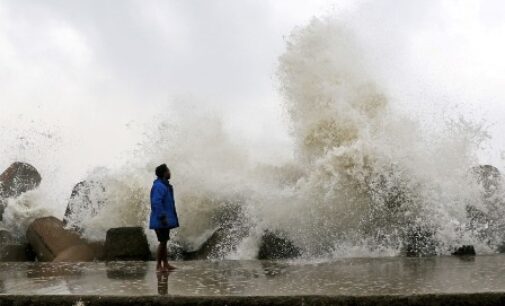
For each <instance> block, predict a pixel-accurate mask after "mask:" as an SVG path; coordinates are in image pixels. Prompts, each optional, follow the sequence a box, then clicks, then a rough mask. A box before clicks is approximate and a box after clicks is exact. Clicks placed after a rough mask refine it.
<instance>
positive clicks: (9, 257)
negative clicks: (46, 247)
mask: <svg viewBox="0 0 505 306" xmlns="http://www.w3.org/2000/svg"><path fill="white" fill-rule="evenodd" d="M34 260H35V253H34V252H33V249H32V248H31V246H30V245H29V244H5V245H2V246H0V261H1V262H15V261H19V262H23V261H34Z"/></svg>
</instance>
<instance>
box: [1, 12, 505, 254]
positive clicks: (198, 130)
mask: <svg viewBox="0 0 505 306" xmlns="http://www.w3.org/2000/svg"><path fill="white" fill-rule="evenodd" d="M362 53H363V50H361V49H360V46H359V43H358V42H356V41H355V40H354V38H353V35H352V32H350V31H349V30H347V29H346V28H345V27H342V26H341V25H340V24H339V23H338V22H337V21H335V20H333V19H331V18H327V19H314V20H313V21H312V22H311V23H310V24H309V25H307V26H306V27H303V28H299V29H296V30H295V31H294V32H293V33H292V35H291V36H290V37H289V39H288V45H287V50H286V52H285V53H284V54H283V55H282V56H281V57H280V59H279V68H278V79H279V81H280V91H281V93H282V94H283V96H284V106H285V110H286V113H287V114H288V116H289V119H290V128H291V132H292V137H293V140H294V143H295V146H294V147H295V152H294V159H292V160H286V161H284V162H283V163H279V164H276V165H269V164H262V163H259V162H257V161H256V159H255V158H254V156H251V155H250V153H248V151H247V150H246V149H245V148H243V147H241V146H239V145H237V144H236V143H235V142H234V141H233V140H232V138H231V137H230V136H229V135H228V134H227V133H226V132H225V130H224V128H223V124H222V122H221V119H220V118H219V116H217V115H209V113H208V112H206V111H204V110H199V109H195V108H193V107H190V106H188V103H187V102H188V101H178V103H174V106H173V108H172V109H171V110H170V111H171V112H172V114H173V115H172V116H171V120H170V123H169V124H168V123H162V124H160V126H159V127H158V129H157V130H155V131H154V132H151V133H149V134H146V136H145V140H144V141H143V142H142V143H141V144H139V146H138V150H136V151H134V152H133V153H132V158H131V159H130V161H129V162H127V163H125V164H124V165H123V166H121V168H120V169H115V170H114V169H106V170H102V171H95V172H92V173H91V174H89V175H88V177H87V178H86V180H89V181H91V180H92V181H99V182H101V183H102V184H103V186H104V187H105V188H104V190H105V191H103V190H102V191H100V190H99V188H98V189H97V190H95V191H92V192H96V193H97V196H96V197H91V198H92V199H91V201H92V202H94V203H95V204H96V205H94V206H93V209H95V210H98V213H97V214H87V212H81V213H79V214H78V216H77V217H75V218H72V219H71V220H70V221H69V222H70V225H71V226H77V227H80V228H82V229H83V234H84V235H85V236H86V237H88V238H89V239H92V240H100V239H104V237H105V232H106V230H107V229H108V228H111V227H116V226H127V225H128V226H134V225H142V226H146V224H147V218H148V213H149V196H148V195H149V187H150V184H151V181H152V180H153V174H152V172H153V169H154V167H155V166H156V165H157V164H159V163H160V161H167V163H169V164H170V168H171V170H172V173H173V174H174V178H173V184H174V186H175V188H176V201H177V205H178V211H179V215H180V218H181V220H180V221H181V222H180V223H181V225H182V226H181V228H180V229H179V230H178V231H177V233H176V237H175V239H176V240H177V241H179V242H180V243H183V244H185V245H189V246H191V247H197V246H198V245H199V244H200V243H201V241H202V237H203V236H206V235H208V233H209V232H211V231H212V230H213V228H215V226H216V224H215V223H214V220H215V219H214V217H215V214H216V211H219V209H222V208H223V207H227V206H230V205H235V206H238V207H240V208H241V211H242V212H243V214H244V215H245V216H246V218H245V219H244V220H240V222H236V223H234V224H235V225H233V226H236V227H243V226H244V224H245V223H246V226H245V233H243V232H242V231H235V233H237V232H241V234H240V237H239V238H238V239H239V240H240V241H239V243H238V245H237V247H234V248H232V249H226V251H223V252H222V253H220V254H217V255H216V256H217V257H228V258H251V257H254V256H255V255H256V254H257V250H258V248H259V241H260V237H261V235H262V233H263V231H264V230H267V229H268V230H271V231H278V232H282V233H284V234H285V236H286V237H287V238H288V239H290V240H291V241H293V243H294V244H295V245H297V246H298V247H300V248H301V249H302V251H303V256H304V257H306V258H331V257H340V256H377V255H396V254H399V253H401V252H405V251H407V252H408V248H409V243H410V242H409V241H411V240H412V239H414V238H415V239H418V240H419V239H420V240H422V241H426V243H425V245H426V246H427V247H429V248H430V250H431V249H432V250H431V251H433V252H435V253H437V254H447V253H449V252H450V251H451V250H452V248H453V247H454V246H458V245H461V244H474V245H475V246H476V248H477V249H478V251H479V252H494V251H496V249H497V247H498V246H499V245H500V244H501V242H502V241H501V240H500V239H501V238H500V237H501V236H502V234H504V233H503V226H502V225H501V223H500V222H499V220H498V219H497V218H496V217H495V218H494V219H493V217H489V216H499V215H503V214H504V212H505V211H504V210H503V207H504V206H503V205H500V204H501V202H500V198H502V197H501V195H502V194H503V192H502V190H503V186H502V183H501V181H499V182H498V183H497V185H496V186H495V190H493V194H492V196H487V197H486V190H485V189H486V188H485V186H483V184H482V183H481V182H479V180H478V179H476V176H475V175H474V173H473V172H472V171H471V169H472V167H475V166H476V165H478V159H477V156H476V154H477V150H478V149H479V146H480V145H481V144H482V142H483V141H485V140H486V139H487V134H486V132H485V130H483V129H482V127H481V126H480V125H478V124H474V123H472V122H469V121H466V120H464V119H459V120H453V121H449V122H444V123H442V124H441V127H439V128H438V129H434V130H426V129H425V128H424V127H423V126H422V124H421V123H419V122H417V121H416V120H415V119H413V118H411V117H409V116H408V115H406V114H403V113H401V112H400V111H398V110H395V109H394V108H393V107H391V101H390V99H389V98H388V93H387V92H386V91H385V90H384V89H383V88H381V83H380V82H379V80H377V79H375V78H374V76H373V74H371V73H370V72H369V71H368V67H369V65H368V64H367V62H366V58H365V57H364V56H363V54H362ZM173 118H175V119H173ZM160 121H163V120H160ZM264 149H265V150H268V148H264ZM75 183H77V180H76V182H75ZM42 187H43V186H42ZM43 192H44V188H41V190H37V191H34V192H31V193H29V194H26V195H25V196H23V197H20V198H18V199H16V200H11V203H9V206H8V209H7V211H6V214H5V216H4V220H5V221H4V225H8V224H12V223H13V222H14V220H19V219H22V220H26V221H23V224H26V222H28V220H31V219H33V217H35V216H39V215H41V214H47V213H48V212H47V211H45V210H43V209H42V208H41V207H43V203H40V200H41V199H43V197H41V198H39V197H36V196H34V195H37V194H40V193H43ZM68 192H69V193H70V190H69V191H68ZM99 192H102V193H103V192H104V193H105V194H100V195H98V193H99ZM99 197H100V200H99V199H98V198H99ZM490 198H493V199H492V200H491V199H490ZM102 200H103V202H104V203H105V204H104V205H102V206H97V203H98V201H102ZM27 201H31V202H32V204H30V205H32V206H33V207H35V208H34V209H28V208H27V207H29V206H30V205H28V204H26V203H27ZM23 203H25V204H23ZM33 203H36V204H33ZM473 210H475V211H478V212H482V214H484V215H486V216H487V217H485V218H480V219H479V218H477V219H479V220H478V222H477V221H475V218H473V217H472V216H475V214H474V215H472V214H471V213H469V211H473ZM472 218H473V219H472ZM490 224H491V229H493V230H492V231H491V230H489V226H490ZM16 230H17V231H21V232H22V229H16ZM500 230H501V231H500ZM491 232H492V234H491ZM232 233H234V232H233V231H232ZM237 235H238V234H237ZM413 237H414V238H413ZM230 238H233V237H230ZM150 239H154V237H153V236H150Z"/></svg>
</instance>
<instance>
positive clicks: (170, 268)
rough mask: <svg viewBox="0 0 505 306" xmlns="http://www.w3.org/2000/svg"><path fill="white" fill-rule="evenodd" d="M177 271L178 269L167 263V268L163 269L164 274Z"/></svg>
mask: <svg viewBox="0 0 505 306" xmlns="http://www.w3.org/2000/svg"><path fill="white" fill-rule="evenodd" d="M175 269H177V268H176V267H174V266H172V265H171V264H169V263H167V264H165V266H164V267H163V271H164V272H170V271H173V270H175Z"/></svg>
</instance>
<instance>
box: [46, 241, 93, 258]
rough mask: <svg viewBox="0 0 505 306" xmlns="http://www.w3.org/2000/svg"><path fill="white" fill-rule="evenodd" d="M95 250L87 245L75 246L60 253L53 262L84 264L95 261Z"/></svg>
mask: <svg viewBox="0 0 505 306" xmlns="http://www.w3.org/2000/svg"><path fill="white" fill-rule="evenodd" d="M94 259H95V250H93V248H91V247H90V246H89V245H87V244H79V245H74V246H71V247H69V248H66V249H65V250H63V251H62V252H60V253H59V254H58V255H57V256H56V257H55V258H54V259H53V262H83V261H93V260H94Z"/></svg>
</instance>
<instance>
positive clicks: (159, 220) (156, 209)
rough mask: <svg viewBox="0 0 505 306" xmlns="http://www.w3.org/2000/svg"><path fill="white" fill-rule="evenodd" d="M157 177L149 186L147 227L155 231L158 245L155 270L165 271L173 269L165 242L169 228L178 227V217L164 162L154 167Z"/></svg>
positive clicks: (168, 236) (168, 174)
mask: <svg viewBox="0 0 505 306" xmlns="http://www.w3.org/2000/svg"><path fill="white" fill-rule="evenodd" d="M155 173H156V176H157V179H156V180H155V181H154V182H153V186H152V188H151V216H150V218H149V228H150V229H153V230H154V231H155V232H156V236H157V237H158V241H159V246H158V251H157V254H156V257H157V258H156V260H157V264H156V270H157V271H160V272H167V271H169V270H173V269H175V267H173V266H172V265H170V264H169V263H168V250H167V242H168V240H169V239H170V230H171V229H174V228H177V227H179V219H178V218H177V211H176V210H175V200H174V188H173V187H172V185H171V184H170V182H169V180H170V177H171V174H170V169H168V167H167V165H166V164H162V165H160V166H158V167H156V170H155Z"/></svg>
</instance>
